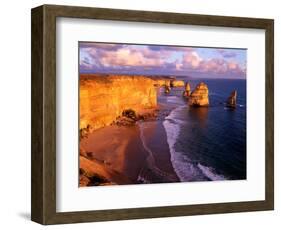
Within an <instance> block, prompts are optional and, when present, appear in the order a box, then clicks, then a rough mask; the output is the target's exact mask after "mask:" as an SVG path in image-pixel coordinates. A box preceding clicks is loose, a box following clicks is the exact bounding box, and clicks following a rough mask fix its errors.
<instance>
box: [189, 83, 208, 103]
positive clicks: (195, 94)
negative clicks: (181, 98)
mask: <svg viewBox="0 0 281 230" xmlns="http://www.w3.org/2000/svg"><path fill="white" fill-rule="evenodd" d="M189 105H190V106H208V105H209V90H208V86H207V85H206V84H205V83H204V82H200V83H199V84H198V85H197V86H196V88H195V89H194V90H193V91H192V93H191V94H190V98H189Z"/></svg>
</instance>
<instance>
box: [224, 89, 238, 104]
mask: <svg viewBox="0 0 281 230" xmlns="http://www.w3.org/2000/svg"><path fill="white" fill-rule="evenodd" d="M236 98H237V91H236V90H234V91H233V92H232V93H231V94H230V96H229V97H228V99H227V101H226V106H227V107H229V108H235V107H236Z"/></svg>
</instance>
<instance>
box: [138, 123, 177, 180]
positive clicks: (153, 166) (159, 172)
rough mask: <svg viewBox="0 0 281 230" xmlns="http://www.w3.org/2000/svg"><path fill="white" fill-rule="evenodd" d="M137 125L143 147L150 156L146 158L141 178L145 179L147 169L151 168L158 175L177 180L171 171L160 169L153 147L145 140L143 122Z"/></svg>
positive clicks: (140, 174)
mask: <svg viewBox="0 0 281 230" xmlns="http://www.w3.org/2000/svg"><path fill="white" fill-rule="evenodd" d="M137 125H138V127H139V130H140V139H141V142H142V145H143V148H144V149H145V150H146V151H147V153H148V157H147V158H146V161H147V164H148V165H146V166H144V167H142V169H141V170H140V173H139V176H138V177H139V178H140V179H142V180H145V178H144V175H145V174H146V173H145V172H146V170H147V169H150V170H151V171H152V172H153V173H155V174H156V176H159V177H161V178H165V179H168V180H169V181H175V179H176V178H175V177H174V176H173V175H170V174H169V173H166V172H164V171H163V170H161V169H159V168H158V167H157V166H156V164H155V158H154V154H153V152H152V151H151V149H150V148H149V147H148V146H147V143H146V141H145V137H144V133H143V129H144V127H143V124H142V123H141V122H137Z"/></svg>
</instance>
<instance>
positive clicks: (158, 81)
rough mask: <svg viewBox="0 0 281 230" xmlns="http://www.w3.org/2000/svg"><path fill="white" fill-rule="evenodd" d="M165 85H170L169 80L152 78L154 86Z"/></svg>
mask: <svg viewBox="0 0 281 230" xmlns="http://www.w3.org/2000/svg"><path fill="white" fill-rule="evenodd" d="M165 85H169V86H170V80H169V79H166V78H163V79H162V78H160V79H154V86H158V87H161V86H165Z"/></svg>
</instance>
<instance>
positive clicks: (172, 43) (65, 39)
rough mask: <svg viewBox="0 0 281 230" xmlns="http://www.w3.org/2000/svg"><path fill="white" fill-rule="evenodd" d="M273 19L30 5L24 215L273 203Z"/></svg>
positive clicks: (86, 217) (224, 209) (179, 211)
mask: <svg viewBox="0 0 281 230" xmlns="http://www.w3.org/2000/svg"><path fill="white" fill-rule="evenodd" d="M273 28H274V26H273V20H271V19H258V18H240V17H225V16H210V15H193V14H179V13H163V12H147V11H129V10H116V9H102V8H87V7H73V6H56V5H43V6H40V7H37V8H34V9H32V189H31V190H32V205H31V207H32V210H31V218H32V220H33V221H36V222H38V223H41V224H61V223H75V222H90V221H108V220H122V219H138V218H154V217H169V216H183V215H198V214H213V213H229V212H244V211H259V210H272V209H273V208H274V98H273V95H274V92H273V89H274V82H273V69H274V68H273V63H274V49H273V47H274V43H273Z"/></svg>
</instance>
